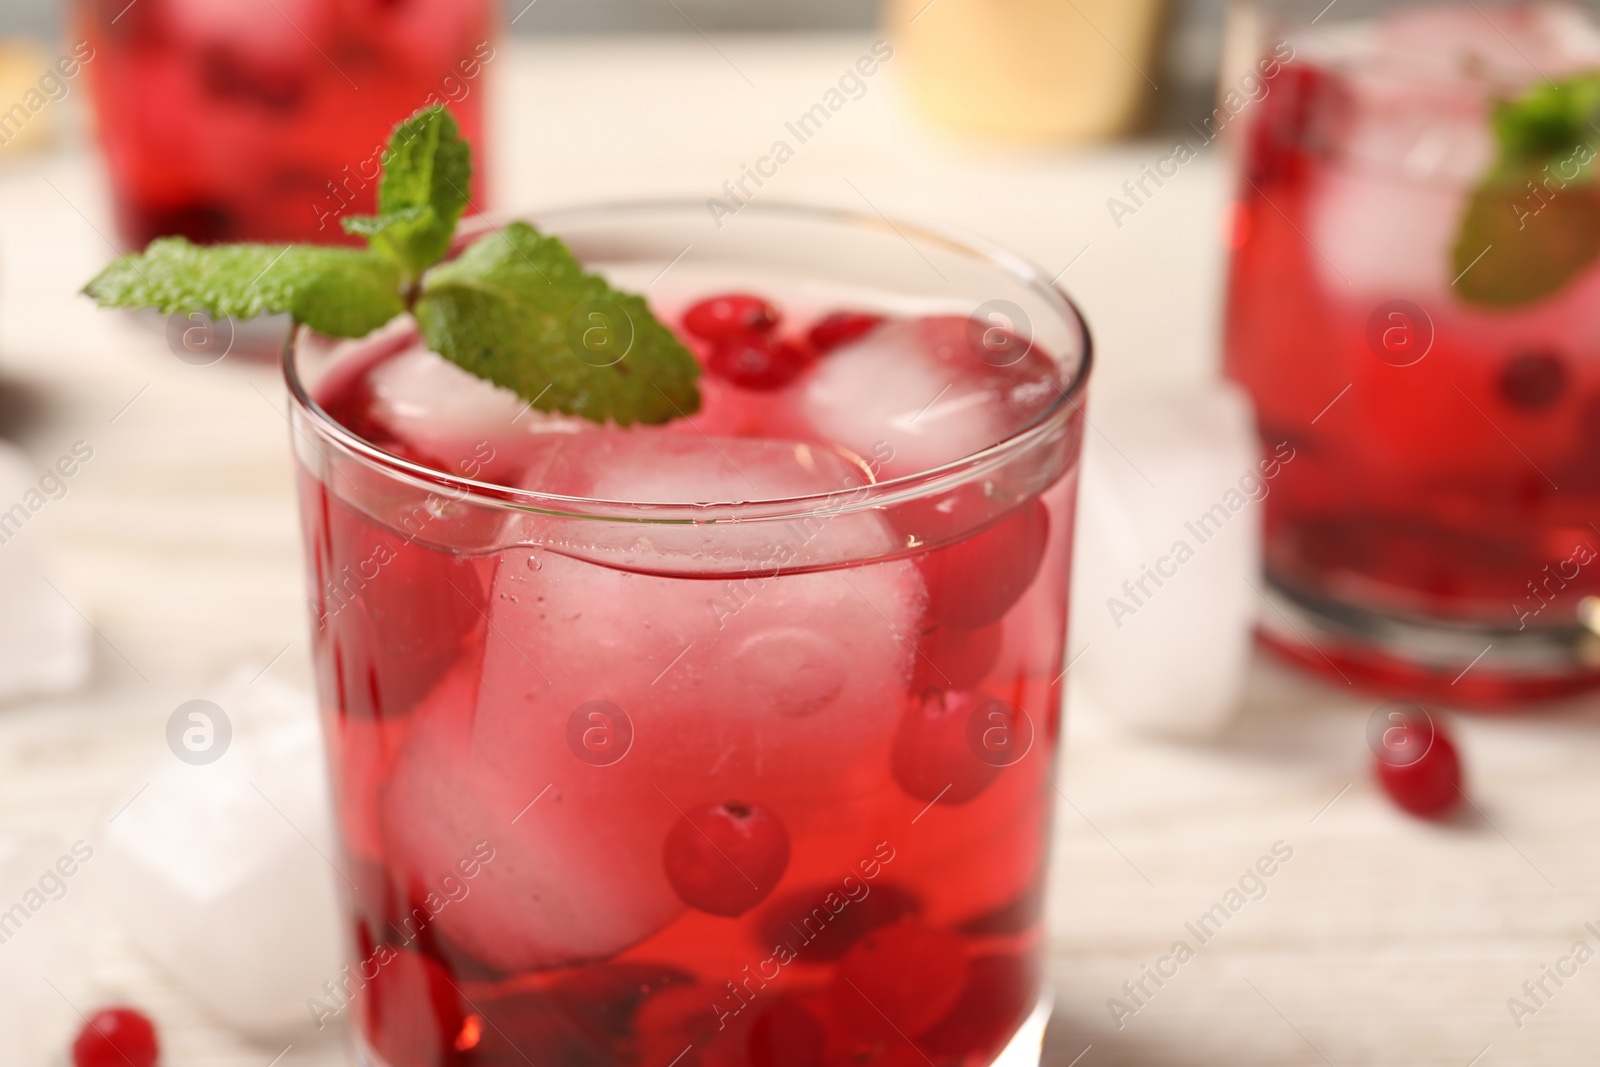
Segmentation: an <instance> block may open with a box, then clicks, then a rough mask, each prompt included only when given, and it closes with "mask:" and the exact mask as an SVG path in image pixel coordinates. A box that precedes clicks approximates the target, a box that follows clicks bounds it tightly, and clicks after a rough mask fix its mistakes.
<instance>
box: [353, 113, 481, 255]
mask: <svg viewBox="0 0 1600 1067" xmlns="http://www.w3.org/2000/svg"><path fill="white" fill-rule="evenodd" d="M471 182H472V147H471V146H470V145H468V144H467V143H466V142H465V141H463V140H462V139H461V130H460V128H459V127H457V126H456V120H455V119H454V118H452V117H451V115H450V112H448V111H446V110H445V109H444V108H443V107H437V106H435V107H430V108H427V109H425V110H423V111H419V112H417V114H415V115H413V116H412V117H411V118H409V119H407V120H406V121H405V122H403V123H401V124H400V125H399V126H397V127H395V131H394V134H393V135H392V136H391V137H390V138H389V147H388V150H387V151H386V152H385V153H384V157H383V179H382V180H381V181H380V182H379V184H378V215H377V217H376V218H363V219H353V220H351V221H350V222H348V223H346V225H345V228H346V230H348V231H349V232H351V233H362V234H364V235H365V236H367V237H368V238H369V240H370V241H371V244H372V247H373V248H374V249H376V250H378V251H381V252H383V253H385V254H387V255H390V256H392V257H394V259H395V260H396V262H398V263H399V264H400V265H401V267H402V269H404V270H405V271H406V273H407V274H408V276H409V277H411V278H415V277H416V276H418V275H420V274H421V273H422V272H423V271H425V270H427V269H428V268H429V267H431V266H433V264H435V263H437V262H439V260H441V259H443V258H444V255H445V253H446V252H448V251H449V250H450V242H451V240H452V239H453V238H454V236H455V232H456V223H457V222H459V221H460V219H461V213H462V211H464V210H465V209H466V206H467V187H468V186H469V185H470V184H471Z"/></svg>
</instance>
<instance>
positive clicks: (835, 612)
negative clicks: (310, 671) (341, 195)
mask: <svg viewBox="0 0 1600 1067" xmlns="http://www.w3.org/2000/svg"><path fill="white" fill-rule="evenodd" d="M747 211H748V215H742V216H741V218H740V219H739V220H738V221H737V223H736V224H734V225H731V226H729V227H728V229H727V230H726V231H722V232H719V231H717V230H715V229H714V228H713V227H712V226H711V224H710V222H709V220H707V219H706V218H705V216H704V214H703V209H702V208H700V207H698V206H695V205H685V206H682V207H641V208H637V209H629V208H624V209H607V210H603V211H595V212H579V213H569V214H567V215H563V216H555V217H551V218H548V219H543V220H540V224H541V226H543V227H546V228H547V229H549V230H550V231H552V232H554V233H556V234H558V235H560V236H561V237H563V238H564V239H565V240H566V241H567V243H568V244H569V245H570V246H571V247H572V249H573V252H574V253H575V254H576V256H577V258H578V259H579V260H580V261H582V262H583V264H584V266H585V267H586V268H587V269H590V270H595V271H598V272H599V273H601V274H603V275H605V276H606V277H607V279H608V280H610V281H611V282H612V283H613V284H615V285H617V286H618V287H619V288H620V289H631V290H633V291H636V292H641V293H644V294H645V295H646V297H647V299H648V301H649V305H650V307H651V309H652V310H653V311H654V313H655V315H656V316H657V317H658V318H659V319H660V320H661V321H662V322H664V323H667V324H669V325H670V326H672V327H673V329H674V330H675V331H676V332H677V333H678V334H679V335H680V336H681V338H682V341H683V342H684V344H685V345H687V346H688V347H689V348H690V349H691V350H692V351H693V353H694V355H695V357H696V360H697V361H698V363H699V364H700V366H701V368H702V369H703V373H702V375H701V377H700V381H699V389H700V392H701V395H702V397H703V403H702V405H701V407H700V409H699V411H698V412H696V413H694V414H693V415H691V416H688V417H681V418H679V417H674V418H671V419H669V420H668V421H665V422H663V423H661V424H660V425H653V426H642V425H633V426H628V427H619V426H618V425H616V424H615V423H614V422H613V423H605V424H601V423H598V422H594V421H590V420H588V419H584V418H579V417H575V416H571V415H562V414H548V413H545V412H544V411H542V410H540V409H539V408H538V407H537V406H536V405H534V404H532V403H530V400H529V399H524V397H523V396H520V395H517V394H516V393H513V392H511V391H509V390H507V389H504V388H501V387H499V386H496V385H493V384H491V383H490V382H488V381H486V380H484V379H483V378H480V377H477V376H475V375H473V374H469V373H468V372H467V371H465V370H463V369H462V368H461V367H460V366H458V365H456V364H455V363H452V362H450V361H447V360H446V359H443V358H441V357H440V356H438V355H435V354H433V353H432V352H430V351H429V350H428V347H427V346H426V345H425V344H424V343H423V342H422V341H421V340H420V339H419V337H418V335H417V332H416V328H415V326H414V325H412V324H411V322H410V321H409V320H407V319H404V318H402V319H400V320H397V321H396V322H395V323H393V324H391V325H390V326H389V327H386V328H384V329H383V330H381V331H379V332H378V333H376V334H374V335H372V336H370V337H368V338H366V339H364V340H360V341H354V342H345V343H342V344H338V345H334V344H332V343H331V342H326V341H323V340H321V339H319V338H317V337H315V336H313V335H310V334H302V335H301V337H300V339H299V342H298V344H297V348H296V350H295V352H293V353H292V358H291V361H290V372H291V377H292V380H293V381H294V382H295V383H296V389H297V395H298V397H299V401H298V405H297V408H296V416H295V418H296V442H297V452H298V454H299V457H300V460H301V471H300V485H301V493H302V506H303V511H304V515H305V519H306V526H307V538H308V552H309V559H310V564H311V581H312V584H313V591H312V608H313V611H314V614H315V617H316V630H315V653H316V662H317V669H318V673H319V679H320V689H321V701H322V705H323V709H324V713H325V717H326V726H327V736H328V738H329V745H330V759H331V762H332V767H333V774H334V779H335V785H336V794H337V797H338V822H339V827H340V830H341V834H342V838H343V842H344V862H343V868H344V871H345V873H346V874H347V875H348V876H349V882H350V883H351V886H349V887H347V888H348V889H349V903H350V923H351V941H352V945H353V952H354V955H353V957H352V963H351V965H350V968H349V969H348V971H347V973H346V975H345V976H344V978H343V979H342V980H341V982H340V983H338V984H337V985H336V988H334V989H332V990H330V991H329V992H330V993H336V994H338V999H331V1000H330V999H328V997H327V996H326V995H325V996H324V998H323V999H322V1001H320V1003H322V1004H324V1005H325V1010H326V1011H329V1012H332V1011H336V1010H341V1007H342V1003H341V1001H342V998H343V997H344V995H345V994H346V993H347V992H348V993H350V994H353V999H352V1001H351V1005H352V1012H353V1014H354V1016H355V1019H356V1022H357V1024H358V1026H359V1031H360V1035H361V1043H362V1048H363V1052H364V1055H365V1056H366V1057H367V1059H368V1062H370V1063H373V1064H385V1065H389V1067H440V1065H446V1064H449V1065H479V1064H482V1065H496V1067H499V1065H504V1067H513V1065H521V1064H525V1063H528V1062H531V1063H536V1064H539V1065H541V1067H555V1065H584V1067H588V1065H596V1067H598V1065H605V1064H618V1065H623V1064H625V1065H637V1067H667V1065H669V1064H677V1065H678V1067H695V1065H706V1067H711V1065H716V1067H740V1065H751V1067H773V1065H778V1064H783V1065H794V1067H810V1065H818V1067H820V1065H824V1064H830V1065H831V1064H839V1065H846V1064H849V1065H856V1067H869V1065H874V1064H884V1065H889V1064H893V1065H905V1067H911V1065H916V1064H924V1063H930V1062H931V1063H933V1064H936V1065H939V1067H944V1065H956V1064H963V1065H979V1064H987V1063H990V1062H991V1061H993V1060H994V1059H995V1057H996V1056H998V1055H999V1054H1000V1053H1001V1051H1002V1050H1003V1049H1004V1048H1005V1047H1006V1046H1007V1045H1008V1043H1011V1042H1013V1040H1014V1039H1015V1040H1017V1041H1019V1042H1026V1041H1028V1040H1029V1039H1030V1038H1031V1040H1032V1042H1033V1044H1032V1055H1034V1056H1037V1048H1038V1044H1037V1042H1038V1030H1037V1026H1038V1025H1040V1023H1039V1020H1038V1017H1037V1016H1036V1009H1037V1008H1038V1005H1039V1004H1040V1003H1041V995H1042V985H1041V952H1042V948H1043V941H1042V933H1041V920H1040V914H1041V908H1042V903H1043V892H1044V878H1045V868H1046V860H1047V851H1048V849H1047V845H1048V840H1049V829H1050V820H1051V810H1052V803H1051V802H1052V799H1053V797H1054V793H1053V791H1052V785H1051V777H1052V773H1053V765H1054V760H1055V753H1056V742H1057V738H1058V736H1059V720H1058V706H1059V703H1060V698H1061V675H1062V668H1063V663H1062V653H1063V648H1064V640H1065V617H1066V607H1065V605H1066V593H1067V570H1068V557H1069V544H1070V535H1071V528H1072V505H1073V495H1074V488H1075V483H1076V457H1077V448H1078V443H1079V438H1080V434H1081V416H1080V415H1079V413H1078V409H1077V404H1078V402H1079V398H1080V397H1081V388H1082V383H1083V380H1084V376H1085V373H1086V370H1087V358H1088V353H1087V340H1086V336H1085V334H1084V333H1083V330H1082V326H1081V324H1080V323H1079V321H1078V320H1077V318H1076V317H1075V315H1074V314H1073V312H1072V310H1071V308H1070V305H1068V304H1067V303H1066V302H1065V301H1064V300H1063V299H1061V298H1060V297H1059V296H1058V295H1056V294H1055V293H1054V292H1052V291H1051V290H1050V288H1049V286H1048V284H1047V283H1045V282H1043V281H1040V280H1039V279H1038V278H1036V277H1034V276H1032V275H1031V274H1027V273H1026V272H1023V271H1021V270H1020V268H1015V267H1003V266H1001V265H1000V263H999V262H998V261H996V260H994V259H992V258H990V257H989V255H988V254H987V253H983V252H979V251H976V250H973V249H969V248H965V247H962V246H960V245H957V244H954V243H951V242H948V241H947V240H941V239H936V238H933V237H930V236H928V235H924V234H921V233H919V232H917V231H915V230H911V229H905V228H903V229H905V232H906V234H907V235H908V237H909V238H910V239H911V241H912V242H913V246H912V247H910V248H908V247H907V245H906V243H905V242H904V241H902V239H901V238H900V237H898V236H896V235H895V233H894V232H893V231H888V232H887V235H885V231H882V230H880V229H878V228H875V227H872V226H868V225H865V224H863V223H860V222H856V221H853V220H847V219H844V218H836V217H833V216H828V215H823V214H820V213H819V214H812V213H806V212H798V211H794V210H781V211H780V210H774V211H770V212H767V211H761V210H759V209H757V208H755V207H751V208H748V209H747ZM685 245H690V246H692V248H691V249H690V250H689V251H688V252H684V251H683V249H684V246H685ZM680 254H681V257H682V258H680V259H677V260H676V261H674V257H675V256H679V255H680ZM923 256H926V257H928V258H926V259H924V258H922V257H923ZM669 264H670V266H669ZM664 268H666V269H665V270H664ZM941 279H944V280H941ZM558 280H559V279H558ZM991 297H992V298H994V299H993V300H990V299H989V298H991ZM986 301H987V302H986ZM630 314H633V313H632V312H627V311H626V305H623V306H619V305H618V304H616V303H608V301H606V300H603V299H602V300H598V301H594V302H592V304H588V305H584V307H583V308H580V309H579V313H577V314H575V315H574V317H573V318H571V319H569V320H568V322H567V324H566V327H565V329H566V330H567V336H568V337H569V338H574V339H575V344H576V345H577V346H578V348H580V349H581V350H582V352H583V353H584V358H585V359H586V360H587V361H589V362H591V363H594V364H615V363H617V361H618V360H626V359H627V355H626V352H627V350H628V347H629V345H630V343H631V326H630V323H629V322H628V316H629V315H630ZM619 365H622V366H625V365H626V363H625V362H624V363H623V364H619ZM302 383H303V384H302ZM1030 1017H1034V1028H1033V1029H1031V1030H1028V1031H1027V1032H1026V1034H1025V1036H1023V1037H1021V1038H1018V1036H1017V1035H1018V1034H1019V1030H1020V1029H1022V1028H1023V1027H1024V1024H1025V1023H1026V1022H1028V1020H1029V1019H1030ZM1018 1047H1022V1046H1021V1045H1020V1044H1019V1046H1018Z"/></svg>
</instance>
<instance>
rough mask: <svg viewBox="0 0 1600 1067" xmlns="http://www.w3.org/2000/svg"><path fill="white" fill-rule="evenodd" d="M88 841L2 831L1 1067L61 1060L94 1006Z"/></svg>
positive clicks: (91, 852)
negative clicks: (88, 921) (82, 1014)
mask: <svg viewBox="0 0 1600 1067" xmlns="http://www.w3.org/2000/svg"><path fill="white" fill-rule="evenodd" d="M95 855H96V853H95V849H94V847H93V846H92V845H90V844H89V843H88V842H87V841H81V840H80V841H74V842H70V843H69V842H67V841H65V840H57V839H55V838H52V837H47V836H44V835H15V836H8V837H0V1029H3V1030H4V1032H5V1035H6V1036H5V1040H4V1041H0V1067H38V1065H39V1064H41V1063H53V1062H57V1061H58V1060H59V1058H60V1056H61V1050H62V1049H64V1048H66V1047H67V1046H68V1045H69V1044H70V1043H71V1041H72V1035H73V1034H74V1033H75V1032H76V1031H77V1029H78V1027H79V1026H80V1025H82V1020H81V1019H80V1018H79V1016H78V1012H79V1011H85V1012H86V1011H89V1010H90V1009H91V1008H92V1007H93V1006H94V1005H92V1004H91V1003H90V989H91V986H90V961H89V953H88V943H87V937H86V934H85V929H86V925H85V924H86V919H87V916H88V909H87V908H86V907H85V900H86V892H85V887H84V880H85V877H86V875H85V872H84V870H83V867H84V865H85V864H87V863H90V862H92V861H93V860H94V858H95Z"/></svg>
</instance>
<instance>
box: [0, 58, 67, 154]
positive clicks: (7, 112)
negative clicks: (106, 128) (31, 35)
mask: <svg viewBox="0 0 1600 1067" xmlns="http://www.w3.org/2000/svg"><path fill="white" fill-rule="evenodd" d="M53 63H54V59H53V57H52V56H51V55H50V53H49V52H47V51H45V49H44V47H43V46H42V45H40V44H39V43H38V42H36V41H32V40H28V39H26V38H19V37H13V38H8V39H4V40H0V157H11V156H14V155H17V154H18V153H21V152H27V151H30V150H32V149H36V148H40V147H42V146H43V145H45V144H47V143H49V141H50V139H51V137H52V136H53V135H54V133H55V116H54V115H52V114H51V110H52V109H51V107H50V106H49V105H50V104H51V103H53V102H54V101H53V99H52V96H53V94H51V93H50V92H49V91H48V90H49V88H51V87H53V86H55V85H57V84H63V85H64V83H63V82H62V81H61V79H59V78H57V79H55V80H54V81H52V82H51V83H50V86H47V87H46V88H43V89H42V88H41V87H40V78H41V77H42V76H46V75H54V73H55V70H54V68H53V65H52V64H53Z"/></svg>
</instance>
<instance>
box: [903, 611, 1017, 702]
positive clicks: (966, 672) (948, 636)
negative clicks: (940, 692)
mask: <svg viewBox="0 0 1600 1067" xmlns="http://www.w3.org/2000/svg"><path fill="white" fill-rule="evenodd" d="M1004 629H1005V627H1004V626H1002V625H1001V624H1000V623H993V624H991V625H989V626H985V627H984V628H983V629H981V630H957V629H955V628H954V627H950V626H942V627H940V628H939V629H937V630H933V631H930V632H929V633H925V634H923V635H922V637H921V638H920V639H919V640H918V641H917V659H916V662H915V663H914V664H913V665H912V670H911V688H912V690H913V691H916V692H920V691H922V690H924V689H940V688H949V689H970V688H972V687H973V686H975V685H977V684H978V683H979V682H981V681H983V678H984V675H986V674H988V673H989V671H990V669H991V668H993V667H994V665H995V662H996V661H997V660H998V659H999V658H1000V639H1001V637H1002V636H1003V631H1004Z"/></svg>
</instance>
